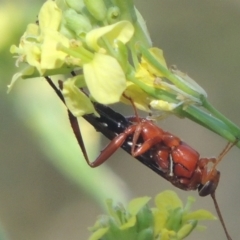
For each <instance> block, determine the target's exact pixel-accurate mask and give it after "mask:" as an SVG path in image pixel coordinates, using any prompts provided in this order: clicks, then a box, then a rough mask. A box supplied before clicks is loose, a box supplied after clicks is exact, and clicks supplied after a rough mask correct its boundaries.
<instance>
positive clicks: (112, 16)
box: [107, 6, 120, 24]
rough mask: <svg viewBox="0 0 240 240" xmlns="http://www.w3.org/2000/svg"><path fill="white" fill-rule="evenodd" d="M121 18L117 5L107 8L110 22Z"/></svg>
mask: <svg viewBox="0 0 240 240" xmlns="http://www.w3.org/2000/svg"><path fill="white" fill-rule="evenodd" d="M119 20H120V9H119V8H118V7H116V6H112V7H110V8H108V10H107V21H108V23H109V24H113V23H115V22H117V21H119Z"/></svg>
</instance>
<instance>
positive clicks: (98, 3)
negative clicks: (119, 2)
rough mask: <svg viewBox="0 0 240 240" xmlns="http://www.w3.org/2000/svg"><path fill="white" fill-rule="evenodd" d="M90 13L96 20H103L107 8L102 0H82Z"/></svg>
mask: <svg viewBox="0 0 240 240" xmlns="http://www.w3.org/2000/svg"><path fill="white" fill-rule="evenodd" d="M84 3H85V5H86V7H87V9H88V11H89V12H90V13H91V15H92V16H93V17H94V18H95V19H97V20H98V21H103V20H104V19H105V18H106V15H107V9H106V6H105V4H104V1H103V0H84Z"/></svg>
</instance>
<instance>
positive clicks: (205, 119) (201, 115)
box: [184, 106, 240, 147]
mask: <svg viewBox="0 0 240 240" xmlns="http://www.w3.org/2000/svg"><path fill="white" fill-rule="evenodd" d="M184 111H185V112H186V113H188V114H189V115H190V116H192V117H193V119H196V120H197V121H198V123H199V122H200V123H202V125H204V126H207V128H208V129H211V130H212V131H213V132H215V133H217V134H219V135H220V136H222V137H224V138H225V139H227V140H228V141H230V142H235V141H236V136H235V135H234V134H233V133H232V131H231V129H230V128H229V127H228V126H227V125H226V124H225V123H224V122H222V121H221V120H219V119H218V118H215V117H213V116H212V115H210V114H208V113H206V112H204V111H202V110H201V109H199V108H197V107H196V106H188V107H187V108H186V109H185V110H184ZM238 146H239V147H240V143H239V144H238Z"/></svg>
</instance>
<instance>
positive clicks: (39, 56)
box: [11, 1, 69, 75]
mask: <svg viewBox="0 0 240 240" xmlns="http://www.w3.org/2000/svg"><path fill="white" fill-rule="evenodd" d="M61 18H62V11H61V10H60V9H59V8H58V7H57V5H56V3H55V2H53V1H46V2H45V3H44V4H43V6H42V8H41V10H40V12H39V25H38V24H29V25H28V27H27V30H26V32H25V33H24V34H23V36H22V38H21V41H20V44H19V47H16V46H12V47H11V53H15V54H18V55H19V57H18V60H17V62H22V61H25V62H27V63H28V64H29V65H31V66H34V67H36V68H37V70H38V71H39V73H40V75H43V74H44V73H45V71H46V70H47V69H56V68H60V67H61V66H62V65H63V64H64V60H65V57H66V54H65V53H63V52H61V51H58V50H57V45H58V44H59V43H61V44H63V45H64V46H67V47H68V46H69V40H68V39H67V38H66V37H65V36H63V35H62V34H60V33H59V32H58V28H59V26H60V23H61Z"/></svg>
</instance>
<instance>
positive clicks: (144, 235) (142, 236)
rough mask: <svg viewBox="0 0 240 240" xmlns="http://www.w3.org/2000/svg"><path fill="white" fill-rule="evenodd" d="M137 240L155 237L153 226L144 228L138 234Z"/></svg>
mask: <svg viewBox="0 0 240 240" xmlns="http://www.w3.org/2000/svg"><path fill="white" fill-rule="evenodd" d="M136 239H137V240H151V239H154V232H153V229H152V228H147V229H144V230H142V231H141V232H140V233H138V235H137V238H136Z"/></svg>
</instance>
